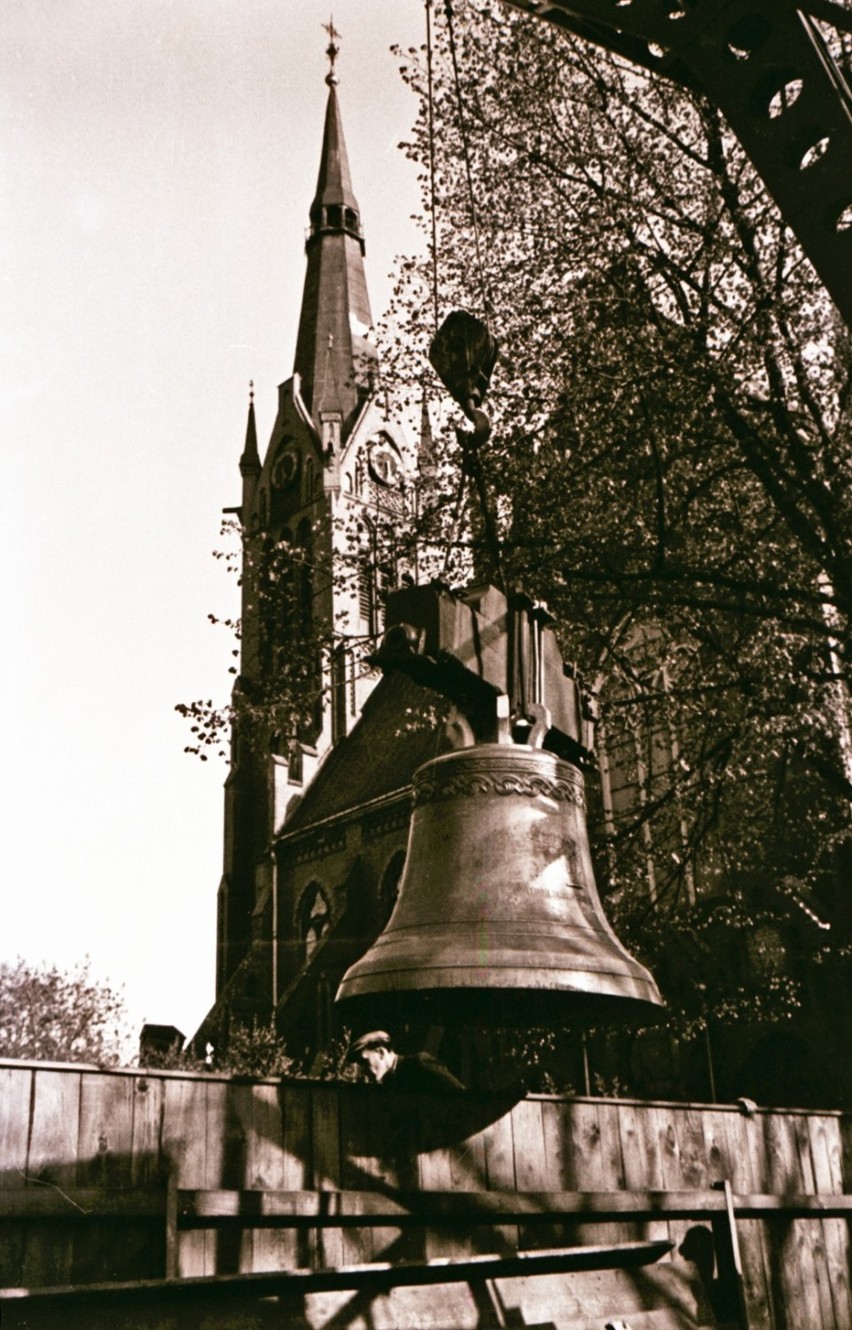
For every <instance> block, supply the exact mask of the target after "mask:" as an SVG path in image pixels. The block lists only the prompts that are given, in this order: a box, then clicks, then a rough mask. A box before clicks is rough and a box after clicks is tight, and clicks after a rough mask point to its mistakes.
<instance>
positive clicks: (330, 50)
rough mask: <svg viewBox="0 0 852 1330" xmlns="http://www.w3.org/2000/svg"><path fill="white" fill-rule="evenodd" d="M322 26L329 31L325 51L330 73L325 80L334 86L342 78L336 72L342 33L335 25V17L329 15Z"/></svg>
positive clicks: (330, 85)
mask: <svg viewBox="0 0 852 1330" xmlns="http://www.w3.org/2000/svg"><path fill="white" fill-rule="evenodd" d="M322 27H323V29H324V30H325V31H326V32H327V33H328V46H327V47H326V48H325V53H326V55H327V56H328V73H327V74H326V76H325V81H326V83H327V84H328V86H329V87H330V88H332V87H334V85H335V84H336V83H339V82H340V79H339V78H338V77H337V75H336V74H335V72H334V62H335V60H336V59H337V56H338V54H339V52H340V47H339V46H338V45H337V39H338V38H339V37H340V33H339V32H338V31H337V28H336V27H335V26H334V19H333V18H331V17H329V20H328V23H323V24H322Z"/></svg>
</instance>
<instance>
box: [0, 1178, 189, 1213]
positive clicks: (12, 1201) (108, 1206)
mask: <svg viewBox="0 0 852 1330" xmlns="http://www.w3.org/2000/svg"><path fill="white" fill-rule="evenodd" d="M165 1212H166V1188H165V1187H131V1188H127V1189H126V1190H124V1189H119V1188H115V1187H57V1186H55V1185H53V1184H52V1183H50V1184H45V1185H44V1186H30V1187H4V1188H3V1189H2V1190H0V1221H2V1220H10V1219H21V1220H23V1219H49V1220H51V1222H52V1221H54V1220H56V1219H75V1220H84V1219H110V1218H113V1217H115V1218H120V1219H156V1218H162V1216H163V1215H164V1214H165Z"/></svg>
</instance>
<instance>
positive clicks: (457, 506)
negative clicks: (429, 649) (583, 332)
mask: <svg viewBox="0 0 852 1330" xmlns="http://www.w3.org/2000/svg"><path fill="white" fill-rule="evenodd" d="M432 2H433V0H425V8H426V83H427V126H428V138H429V187H430V210H431V232H432V237H431V238H432V274H431V275H432V301H433V307H434V317H435V331H436V334H437V331H438V324H439V318H440V307H439V297H438V225H437V184H436V166H435V89H434V78H433V42H432V14H431V11H432ZM444 13H445V16H446V21H447V39H448V46H449V51H450V58H451V62H452V70H453V85H454V90H455V95H456V105H457V115H458V126H459V135H460V138H461V145H462V156H463V160H464V168H465V179H466V183H467V194H468V203H469V207H470V218H471V224H472V230H473V242H474V252H475V255H476V268H477V275H478V278H479V287H480V295H481V300H482V307H483V313H484V316H485V321H486V324H487V322H488V318H489V316H490V314H491V312H492V310H493V306H492V303H491V296H490V293H489V290H488V283H487V281H486V278H485V268H484V264H483V262H482V245H481V240H480V234H479V215H478V212H477V207H476V197H475V193H474V188H473V169H472V167H471V159H470V146H469V140H468V132H467V122H466V118H465V106H464V96H463V93H462V85H461V75H460V73H459V62H458V52H457V48H456V38H455V29H454V25H453V6H452V0H444ZM468 476H469V477H470V479H471V480H472V481H473V483H474V486H475V490H476V494H477V498H478V500H479V506H480V509H481V512H482V518H483V523H484V526H485V537H486V544H487V545H488V546H489V548H490V552H491V556H492V559H493V561H494V566H495V570H496V572H497V575H498V580H499V581H501V582H502V581H503V571H502V560H501V553H500V541H499V538H498V535H497V529H496V525H495V523H494V518H493V515H492V513H491V511H490V506H489V503H488V498H487V494H486V491H485V480H484V476H483V474H482V465H481V461H480V458H479V456H478V455H477V453H476V452H471V454H470V455H469V456H468V457H467V458H466V459H465V464H463V466H462V469H461V475H460V476H459V485H458V490H457V493H456V495H455V500H454V503H453V505H452V506H453V516H452V521H451V530H450V539H449V541H448V542H447V548H446V554H445V557H444V565H443V568H442V571H441V580H442V581H443V580H445V578H446V575H447V573H448V571H449V564H450V560H451V558H452V552H453V549H454V548H455V546H456V545H457V543H458V535H459V531H460V528H461V521H462V513H463V510H464V501H465V490H466V488H467V485H466V481H467V478H468Z"/></svg>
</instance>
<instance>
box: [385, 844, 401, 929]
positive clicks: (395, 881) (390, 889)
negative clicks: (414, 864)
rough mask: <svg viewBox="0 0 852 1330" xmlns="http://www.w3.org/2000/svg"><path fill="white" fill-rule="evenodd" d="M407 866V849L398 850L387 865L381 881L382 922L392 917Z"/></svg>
mask: <svg viewBox="0 0 852 1330" xmlns="http://www.w3.org/2000/svg"><path fill="white" fill-rule="evenodd" d="M404 867H405V850H397V852H396V854H394V855H392V856H391V858H390V859H389V860H388V862H387V864H386V865H385V871H384V872H383V873H382V878H381V881H380V883H379V916H380V918H381V922H382V924H383V925H384V924H386V923H387V921H388V919H390V916H391V911H392V910H393V907H394V906H395V905H396V899H397V896H398V895H399V883H400V879H401V877H402V870H403V868H404Z"/></svg>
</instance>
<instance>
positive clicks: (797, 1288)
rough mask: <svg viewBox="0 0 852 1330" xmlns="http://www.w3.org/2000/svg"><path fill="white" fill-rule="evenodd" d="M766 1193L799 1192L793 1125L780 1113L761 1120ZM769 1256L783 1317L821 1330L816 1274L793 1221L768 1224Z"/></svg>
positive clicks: (806, 1245)
mask: <svg viewBox="0 0 852 1330" xmlns="http://www.w3.org/2000/svg"><path fill="white" fill-rule="evenodd" d="M763 1127H764V1139H765V1141H766V1152H767V1163H768V1168H769V1181H770V1188H769V1189H770V1190H771V1191H772V1192H777V1193H778V1194H780V1195H783V1194H784V1193H785V1192H796V1191H801V1190H802V1187H801V1177H800V1170H799V1159H798V1149H797V1145H796V1137H795V1133H794V1130H793V1121H792V1118H791V1117H790V1116H788V1115H787V1114H784V1113H766V1114H764V1116H763ZM770 1237H771V1241H772V1250H771V1255H772V1257H773V1260H774V1261H775V1262H777V1266H776V1269H777V1271H778V1273H777V1275H776V1277H775V1283H776V1285H778V1284H779V1283H780V1286H781V1288H782V1290H783V1302H784V1309H785V1314H786V1315H787V1317H788V1318H789V1321H790V1322H791V1324H793V1325H802V1326H805V1325H806V1326H808V1327H811V1326H813V1327H814V1330H821V1326H822V1317H821V1313H820V1308H819V1304H818V1301H817V1299H816V1295H815V1288H816V1272H815V1270H814V1260H813V1253H812V1251H811V1247H810V1243H809V1241H808V1239H807V1235H806V1234H805V1233H804V1232H803V1231H801V1230H800V1228H799V1226H798V1225H797V1223H796V1221H795V1220H778V1221H774V1220H773V1221H771V1224H770Z"/></svg>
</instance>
